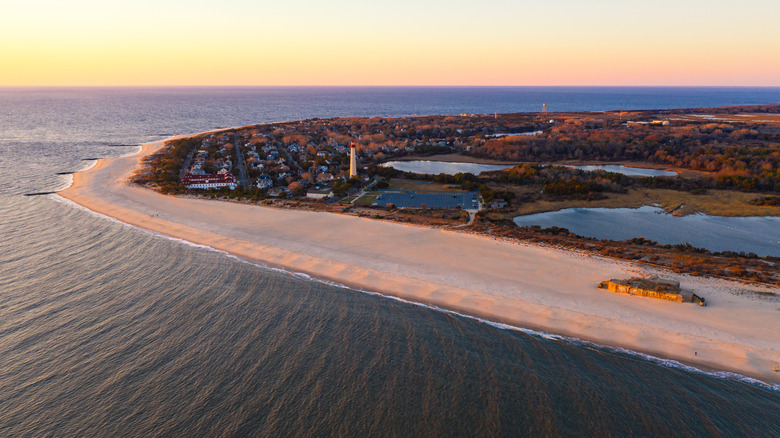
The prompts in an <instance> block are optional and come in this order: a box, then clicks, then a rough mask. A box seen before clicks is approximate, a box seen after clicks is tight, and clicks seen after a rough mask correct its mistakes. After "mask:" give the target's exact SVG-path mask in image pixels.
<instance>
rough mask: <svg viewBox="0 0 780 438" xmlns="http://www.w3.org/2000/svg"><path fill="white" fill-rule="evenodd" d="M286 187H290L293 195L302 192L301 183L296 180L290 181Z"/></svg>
mask: <svg viewBox="0 0 780 438" xmlns="http://www.w3.org/2000/svg"><path fill="white" fill-rule="evenodd" d="M287 188H288V189H290V192H292V193H293V194H294V195H301V194H303V184H301V183H299V182H298V181H295V182H292V183H290V185H288V186H287Z"/></svg>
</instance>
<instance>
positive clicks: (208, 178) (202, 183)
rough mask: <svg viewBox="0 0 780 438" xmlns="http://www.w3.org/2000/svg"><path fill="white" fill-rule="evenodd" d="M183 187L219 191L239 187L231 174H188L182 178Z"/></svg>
mask: <svg viewBox="0 0 780 438" xmlns="http://www.w3.org/2000/svg"><path fill="white" fill-rule="evenodd" d="M181 185H183V186H184V187H185V188H188V189H219V188H222V187H230V190H234V189H235V188H236V187H237V186H238V184H237V183H236V178H235V177H233V175H231V174H230V173H224V174H220V175H210V174H206V175H193V174H191V173H187V174H185V175H184V177H182V179H181Z"/></svg>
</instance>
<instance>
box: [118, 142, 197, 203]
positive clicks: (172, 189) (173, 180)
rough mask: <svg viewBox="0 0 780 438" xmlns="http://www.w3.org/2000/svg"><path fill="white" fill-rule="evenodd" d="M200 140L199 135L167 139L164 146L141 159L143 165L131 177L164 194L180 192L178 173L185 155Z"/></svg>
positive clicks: (137, 182) (135, 181) (181, 190)
mask: <svg viewBox="0 0 780 438" xmlns="http://www.w3.org/2000/svg"><path fill="white" fill-rule="evenodd" d="M201 141H202V138H201V137H192V138H182V139H178V140H171V141H169V142H168V143H167V144H166V146H165V147H164V148H162V149H160V150H159V151H157V152H155V153H154V154H151V155H148V156H146V157H145V158H144V159H143V162H144V167H143V168H141V169H140V170H139V171H138V172H136V174H135V175H134V176H133V177H132V179H131V180H132V181H133V182H134V183H136V184H142V185H149V186H153V187H155V188H157V189H158V190H160V191H161V192H163V193H166V194H177V193H182V192H183V191H184V189H183V188H182V187H181V185H180V184H179V173H180V172H181V169H182V165H183V164H184V160H185V159H186V158H187V155H188V154H189V153H190V151H191V150H193V149H194V148H195V147H197V146H198V145H199V144H200V143H201Z"/></svg>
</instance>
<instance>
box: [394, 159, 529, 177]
mask: <svg viewBox="0 0 780 438" xmlns="http://www.w3.org/2000/svg"><path fill="white" fill-rule="evenodd" d="M382 166H385V167H392V168H393V169H397V170H400V171H403V172H413V173H420V174H428V175H438V174H440V173H445V174H447V175H455V174H456V173H471V174H474V175H479V174H480V173H482V172H487V171H490V170H501V169H507V168H509V167H513V166H514V165H513V164H497V165H496V164H476V163H450V162H446V161H427V160H416V161H388V162H387V163H384V164H382Z"/></svg>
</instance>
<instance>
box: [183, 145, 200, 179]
mask: <svg viewBox="0 0 780 438" xmlns="http://www.w3.org/2000/svg"><path fill="white" fill-rule="evenodd" d="M195 149H197V146H196V147H194V148H192V150H191V151H190V153H189V154H187V158H186V159H185V160H184V164H183V165H182V168H181V172H179V181H181V179H182V178H184V174H185V173H187V172H189V171H190V161H192V154H194V153H195Z"/></svg>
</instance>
